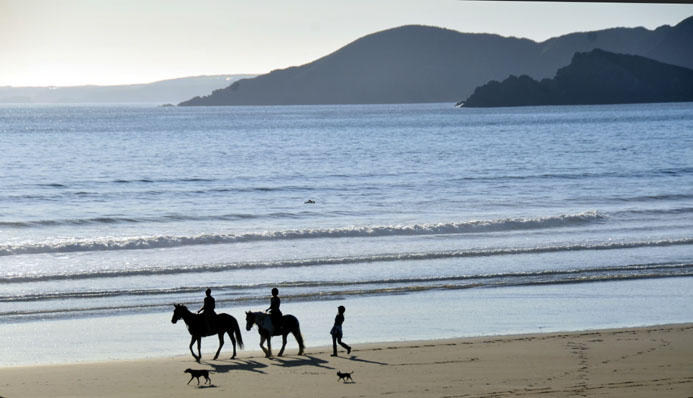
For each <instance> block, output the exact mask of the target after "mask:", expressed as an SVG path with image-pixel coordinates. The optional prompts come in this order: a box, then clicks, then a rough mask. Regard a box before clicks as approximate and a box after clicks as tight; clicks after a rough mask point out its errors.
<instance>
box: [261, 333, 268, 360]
mask: <svg viewBox="0 0 693 398" xmlns="http://www.w3.org/2000/svg"><path fill="white" fill-rule="evenodd" d="M264 344H265V336H263V335H260V348H262V351H263V352H264V353H265V357H269V354H268V353H267V348H265V346H264Z"/></svg>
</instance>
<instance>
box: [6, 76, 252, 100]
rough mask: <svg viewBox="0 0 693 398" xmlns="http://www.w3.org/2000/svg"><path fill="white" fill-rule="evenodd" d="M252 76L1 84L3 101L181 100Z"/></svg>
mask: <svg viewBox="0 0 693 398" xmlns="http://www.w3.org/2000/svg"><path fill="white" fill-rule="evenodd" d="M253 76H254V75H214V76H194V77H182V78H179V79H169V80H162V81H158V82H154V83H145V84H126V85H114V86H70V87H0V103H3V102H4V103H8V102H15V103H123V102H156V103H164V102H174V103H178V102H180V101H182V100H184V99H186V98H190V97H191V96H194V95H200V94H204V93H208V92H210V91H212V90H215V89H218V88H223V87H227V86H228V85H229V84H231V83H233V82H235V81H236V80H238V79H243V78H247V77H253Z"/></svg>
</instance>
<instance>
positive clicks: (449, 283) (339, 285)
mask: <svg viewBox="0 0 693 398" xmlns="http://www.w3.org/2000/svg"><path fill="white" fill-rule="evenodd" d="M672 277H693V264H691V263H687V264H642V265H629V266H615V267H605V268H586V269H570V270H555V271H537V272H518V273H512V272H511V273H498V274H481V275H456V276H445V277H433V278H404V279H382V280H370V281H304V282H283V283H273V284H271V286H276V287H279V288H282V290H283V291H284V292H285V293H284V294H283V295H282V297H284V298H285V299H288V300H291V301H293V302H298V301H316V300H325V299H338V298H343V297H345V296H373V295H389V294H405V293H414V292H422V291H429V290H454V289H471V288H503V287H514V286H532V285H555V284H566V283H593V282H609V281H624V280H635V279H651V278H672ZM268 286H269V284H256V285H224V286H215V287H214V289H215V291H217V292H220V291H221V292H223V291H224V290H232V291H233V292H234V293H235V295H234V297H225V298H218V299H217V300H216V301H217V304H225V305H227V306H229V305H234V306H240V305H251V304H257V303H264V302H265V301H266V299H267V297H266V294H265V293H264V290H266V288H267V287H268ZM205 287H207V286H206V285H205V286H194V287H192V286H191V287H179V288H171V289H151V290H146V289H143V290H112V291H87V292H64V293H53V294H40V295H38V294H36V295H32V294H29V295H23V296H14V297H13V296H0V302H35V301H49V300H75V299H90V300H93V299H108V298H113V297H117V296H166V297H160V298H159V299H158V300H157V299H156V298H150V299H143V300H142V303H140V304H136V305H117V304H115V305H99V306H92V307H79V306H75V305H74V303H75V302H74V301H70V303H73V304H71V305H70V307H69V308H55V307H53V308H50V309H38V310H36V309H27V310H13V311H6V312H0V318H16V319H30V318H37V317H71V316H75V315H76V314H83V315H88V314H98V313H113V312H124V311H145V310H154V309H156V310H161V309H164V308H170V306H171V303H172V302H178V301H180V299H183V300H185V297H179V298H178V299H177V298H176V297H171V296H175V295H177V294H178V295H185V294H186V293H199V292H200V291H201V290H203V289H204V288H205ZM291 288H298V289H293V290H294V291H295V292H294V293H291V290H290V289H291ZM260 291H262V293H259V292H260ZM147 300H149V301H147ZM103 303H104V304H105V302H103Z"/></svg>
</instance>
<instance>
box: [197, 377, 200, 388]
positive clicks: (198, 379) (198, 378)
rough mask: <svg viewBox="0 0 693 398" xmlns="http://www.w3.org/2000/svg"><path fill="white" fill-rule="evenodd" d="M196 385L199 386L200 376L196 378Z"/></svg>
mask: <svg viewBox="0 0 693 398" xmlns="http://www.w3.org/2000/svg"><path fill="white" fill-rule="evenodd" d="M197 385H198V386H199V385H200V376H197Z"/></svg>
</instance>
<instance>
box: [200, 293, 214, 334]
mask: <svg viewBox="0 0 693 398" xmlns="http://www.w3.org/2000/svg"><path fill="white" fill-rule="evenodd" d="M205 295H206V297H205V301H204V304H203V305H202V308H200V309H199V310H197V313H198V314H199V313H200V312H202V315H203V316H204V319H205V326H206V327H207V331H208V332H209V333H212V330H213V326H214V320H215V317H216V315H217V314H216V312H214V307H216V302H215V301H214V297H212V289H207V290H205Z"/></svg>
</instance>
